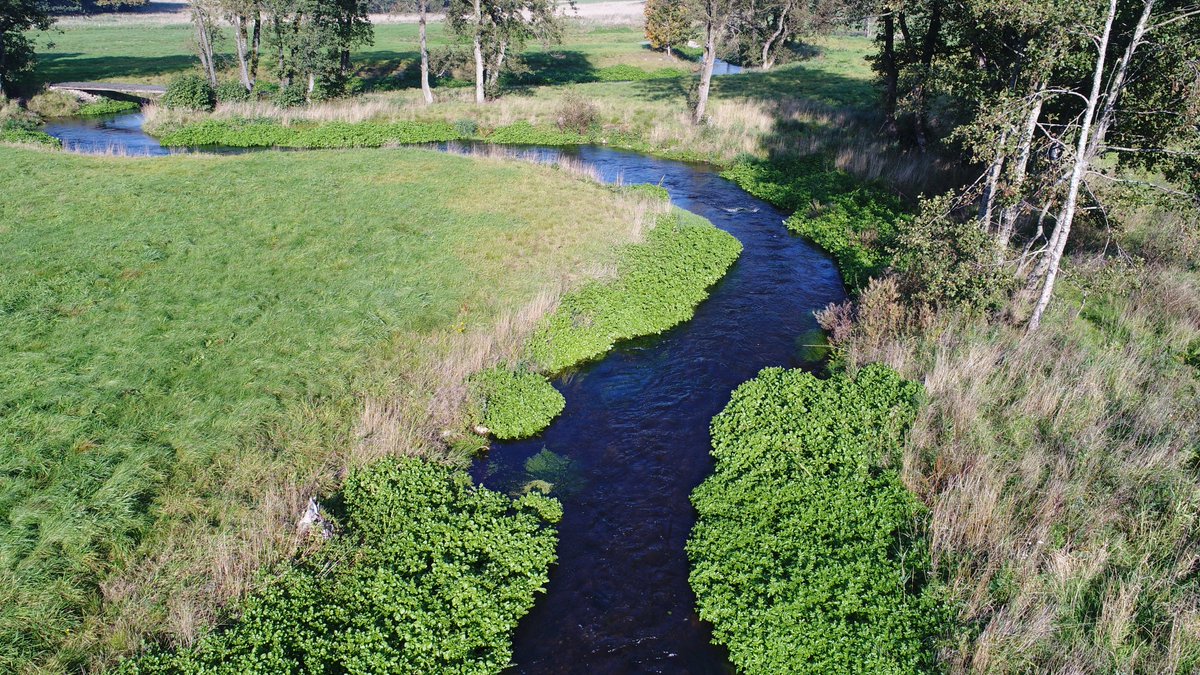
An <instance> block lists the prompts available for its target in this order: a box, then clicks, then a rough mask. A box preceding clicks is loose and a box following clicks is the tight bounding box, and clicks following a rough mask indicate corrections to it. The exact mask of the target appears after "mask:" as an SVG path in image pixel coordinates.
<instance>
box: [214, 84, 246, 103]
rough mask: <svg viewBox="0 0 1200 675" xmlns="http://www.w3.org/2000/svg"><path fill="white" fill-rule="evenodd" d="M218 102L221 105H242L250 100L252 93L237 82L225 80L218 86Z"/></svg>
mask: <svg viewBox="0 0 1200 675" xmlns="http://www.w3.org/2000/svg"><path fill="white" fill-rule="evenodd" d="M217 100H218V101H220V102H221V103H240V102H242V101H249V100H250V92H248V91H246V87H244V86H242V83H241V82H238V81H237V80H225V81H224V82H221V83H219V84H217Z"/></svg>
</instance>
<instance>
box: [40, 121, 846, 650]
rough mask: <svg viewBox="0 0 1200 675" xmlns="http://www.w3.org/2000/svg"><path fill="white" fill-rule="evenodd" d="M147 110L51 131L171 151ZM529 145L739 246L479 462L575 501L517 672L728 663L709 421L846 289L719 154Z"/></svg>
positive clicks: (810, 358)
mask: <svg viewBox="0 0 1200 675" xmlns="http://www.w3.org/2000/svg"><path fill="white" fill-rule="evenodd" d="M140 121H141V120H140V116H138V115H136V114H133V115H119V116H116V117H112V118H106V119H98V120H79V121H70V122H62V123H60V124H51V125H49V126H48V127H47V131H48V133H51V134H53V135H55V136H58V137H60V138H62V139H63V140H64V144H65V145H66V147H67V148H68V149H73V150H81V151H90V152H104V151H108V150H125V151H128V152H129V153H130V154H152V155H153V154H167V152H168V151H167V150H166V149H164V148H162V147H160V146H159V145H158V144H157V143H156V142H155V141H154V139H153V138H151V137H149V136H147V135H146V134H144V133H142V132H141V129H140ZM532 151H533V152H536V153H537V154H538V155H539V156H540V157H541V158H542V159H545V160H547V161H553V160H554V159H555V158H557V157H561V156H570V157H573V158H575V159H577V160H581V161H583V162H585V163H587V164H589V165H591V166H593V167H595V168H596V169H597V170H598V171H599V172H600V174H601V175H602V176H603V177H604V179H605V180H608V181H615V180H618V179H620V180H623V181H624V182H625V183H656V184H661V185H663V186H664V187H665V188H667V190H668V191H670V193H671V198H672V200H673V201H674V203H675V204H676V205H678V206H680V207H682V208H684V209H687V210H689V211H692V212H694V213H697V214H699V215H701V216H704V217H705V218H708V219H709V220H711V221H712V222H713V223H714V224H716V225H717V226H718V227H720V228H721V229H724V230H726V231H727V232H729V233H731V234H733V235H734V236H735V237H737V238H738V239H739V240H740V241H741V242H742V244H743V246H744V247H745V251H744V252H743V254H742V256H741V258H740V259H739V261H738V262H737V263H736V264H735V265H734V266H733V268H732V269H731V270H730V272H729V274H728V275H727V276H726V277H725V278H724V279H723V280H722V281H721V282H720V283H718V284H717V285H716V286H715V287H714V288H713V289H712V294H711V297H710V298H709V299H708V300H707V301H706V302H704V303H703V304H701V305H700V307H698V308H697V310H696V315H695V317H694V318H693V319H692V320H691V321H688V322H686V323H684V324H683V325H681V326H679V327H677V328H675V329H674V330H671V331H669V332H667V333H664V334H662V335H659V336H654V337H650V338H643V339H639V340H633V341H630V342H627V343H624V344H622V345H621V346H619V347H618V348H617V349H615V350H614V351H613V352H611V353H610V354H609V355H608V356H606V357H605V358H604V359H603V360H602V361H599V362H597V363H593V364H590V365H588V366H586V367H583V368H580V369H577V370H575V371H573V372H570V373H568V374H566V375H564V376H563V377H561V378H559V379H558V380H557V381H556V382H555V386H556V387H557V388H558V389H559V390H561V391H562V392H563V394H564V395H565V397H566V400H567V407H566V410H565V411H564V412H563V414H562V416H561V417H559V418H558V419H557V420H556V421H555V422H554V423H553V424H552V425H551V426H550V428H549V429H548V430H547V431H546V432H545V433H544V434H542V435H541V436H539V437H537V438H534V439H530V440H525V441H519V442H508V443H496V444H495V445H493V447H492V449H491V450H490V451H489V452H488V453H487V456H486V457H484V458H483V459H481V460H480V461H478V462H477V463H476V464H475V466H474V467H473V469H472V473H473V474H474V476H475V478H476V480H477V481H479V482H481V483H482V484H484V485H487V486H489V487H492V488H495V489H499V490H504V491H516V490H519V489H521V488H522V486H524V485H526V484H528V483H529V482H530V481H533V480H543V481H545V482H547V483H551V484H552V485H553V486H554V491H553V494H555V496H557V497H558V498H559V499H560V500H561V501H562V502H563V506H564V508H565V512H566V515H565V516H564V518H563V521H562V523H561V526H560V542H559V547H558V556H559V561H558V564H557V566H556V567H555V568H554V569H553V570H552V571H551V578H550V584H549V587H548V588H547V592H546V594H545V595H544V596H542V597H540V598H539V599H538V601H537V605H536V606H535V607H534V609H533V611H532V612H531V613H530V614H529V615H528V616H527V617H525V619H523V620H522V622H521V625H520V627H519V628H518V630H517V634H516V637H515V645H514V647H515V661H516V668H515V669H514V672H520V673H613V674H617V673H619V674H626V673H660V672H661V673H726V672H730V671H731V668H730V666H729V664H728V660H727V658H726V655H725V653H724V651H723V650H722V649H720V648H719V647H716V646H713V645H712V643H711V637H712V635H711V629H710V627H709V626H707V625H706V624H705V623H704V622H702V621H700V620H699V618H698V617H697V616H696V612H695V598H694V596H693V594H692V591H691V588H690V587H689V586H688V581H687V575H688V563H687V556H686V554H685V553H684V544H685V542H686V540H687V537H688V533H689V531H690V529H691V527H692V524H693V523H694V520H695V513H694V511H693V509H692V506H691V504H690V502H689V501H688V496H689V494H690V493H691V491H692V489H693V488H694V487H695V486H696V485H698V484H699V483H700V482H701V481H702V480H704V478H705V477H706V476H707V475H708V474H709V473H710V471H711V470H712V461H711V459H710V457H709V449H710V445H709V435H708V426H709V421H710V420H711V419H712V417H713V415H715V414H716V413H717V412H719V411H720V410H721V408H722V407H724V405H725V404H726V403H727V402H728V400H729V394H730V391H731V390H733V389H734V388H735V387H737V386H738V385H739V384H741V383H742V382H744V381H746V380H748V379H750V378H752V377H754V375H755V374H756V373H757V372H758V371H759V370H761V369H762V368H764V367H766V366H788V367H815V366H816V365H817V363H818V361H817V359H819V355H818V354H814V353H813V351H812V350H811V349H810V348H809V346H808V343H811V342H815V341H817V340H818V339H819V332H817V325H816V321H815V319H814V318H813V311H814V310H817V309H820V308H822V307H824V306H825V305H827V304H828V303H830V302H838V301H841V300H842V299H843V298H844V297H845V290H844V287H843V285H842V281H841V278H840V277H839V275H838V273H837V271H836V269H835V268H834V266H833V263H832V262H831V261H830V260H829V259H828V258H827V257H826V256H825V255H824V254H822V253H821V252H820V251H818V250H816V249H815V248H814V247H812V246H811V245H809V244H808V243H806V242H804V241H803V240H801V239H799V238H796V237H793V236H791V235H789V234H788V232H787V231H786V229H785V228H784V226H783V224H782V221H783V219H784V218H785V215H786V214H784V213H783V212H781V211H779V210H777V209H775V208H773V207H771V206H770V205H768V204H766V203H765V202H762V201H760V200H758V199H755V198H753V197H751V196H750V195H749V194H747V193H746V192H744V191H743V190H741V189H740V188H738V187H737V186H736V185H734V184H733V183H731V182H729V181H727V180H725V179H723V178H721V177H720V176H719V175H717V173H715V172H714V171H713V170H712V168H711V167H705V166H701V165H691V164H684V163H680V162H673V161H668V160H662V159H656V158H653V157H648V156H644V155H639V154H636V153H630V152H622V151H616V150H611V149H608V148H603V147H580V148H572V149H550V148H537V149H533V150H532ZM548 207H549V208H570V206H569V205H566V204H559V205H548Z"/></svg>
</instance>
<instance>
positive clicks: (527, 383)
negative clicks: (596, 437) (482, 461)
mask: <svg viewBox="0 0 1200 675" xmlns="http://www.w3.org/2000/svg"><path fill="white" fill-rule="evenodd" d="M471 384H472V387H473V389H474V391H475V395H476V397H477V398H478V399H479V402H480V407H481V409H482V411H483V420H482V421H483V425H484V426H486V427H487V428H488V429H489V430H490V431H491V432H492V435H494V436H495V437H496V438H525V437H528V436H533V435H534V434H536V433H538V432H539V431H541V430H542V429H545V428H546V427H548V426H550V422H551V421H552V420H553V419H554V418H555V417H558V414H559V413H561V412H562V411H563V408H564V407H566V401H565V400H564V399H563V396H562V394H560V393H559V392H558V390H557V389H555V388H554V387H553V386H551V384H550V381H549V380H547V379H546V378H545V377H544V376H542V375H539V374H537V373H530V372H517V371H512V370H508V369H507V368H501V367H497V368H491V369H488V370H485V371H483V372H481V373H478V374H476V375H475V376H474V377H472V378H471Z"/></svg>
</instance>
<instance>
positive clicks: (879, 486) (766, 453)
mask: <svg viewBox="0 0 1200 675" xmlns="http://www.w3.org/2000/svg"><path fill="white" fill-rule="evenodd" d="M920 392H921V388H920V386H919V385H917V384H915V383H912V382H907V381H905V380H903V379H901V378H900V377H899V376H898V375H897V374H896V373H895V372H894V371H892V370H890V369H888V368H886V367H882V366H868V367H866V368H863V369H862V370H860V371H859V372H858V373H857V375H856V376H855V377H853V378H851V377H847V376H844V375H836V376H834V377H832V378H830V379H828V380H820V379H817V378H816V377H813V376H812V375H811V374H809V373H806V372H804V371H800V370H784V369H782V368H768V369H766V370H763V371H762V372H761V373H760V374H759V375H758V377H756V378H755V379H753V380H751V381H749V382H747V383H745V384H743V385H742V386H740V387H738V389H737V390H736V391H734V393H733V397H732V400H731V401H730V403H729V405H728V406H727V407H726V408H725V410H724V411H722V412H721V413H720V414H719V415H717V417H716V418H714V419H713V423H712V438H713V457H714V459H715V460H716V469H715V472H714V473H713V475H712V476H711V477H709V478H708V479H707V480H706V481H705V482H704V483H702V484H701V485H700V486H699V487H698V488H696V490H695V492H693V493H692V502H693V504H695V506H696V510H697V512H698V514H699V518H698V521H697V523H696V526H695V528H694V529H693V531H692V535H691V538H690V539H689V541H688V544H687V551H688V556H689V558H690V559H691V561H692V570H691V574H690V577H689V579H690V582H691V585H692V588H693V589H694V590H695V591H696V597H697V603H698V605H699V611H700V616H701V618H703V619H705V620H707V621H710V622H712V624H713V635H714V639H715V640H716V641H717V642H719V643H721V644H724V645H726V646H727V647H729V652H730V658H731V659H732V660H733V662H734V663H735V664H736V665H737V666H738V668H739V670H740V671H741V672H743V673H747V674H749V675H755V674H763V675H778V674H781V673H812V674H814V675H816V674H818V673H819V674H821V675H828V674H838V673H917V672H923V671H924V670H926V669H927V668H928V667H929V666H931V665H932V664H933V661H934V652H935V650H934V641H935V639H936V638H937V637H938V635H939V633H940V632H941V631H942V629H943V626H944V625H945V624H944V621H945V617H946V616H947V612H946V610H945V608H944V607H943V605H942V603H941V602H940V600H939V594H938V590H937V587H936V586H934V585H932V584H928V583H926V579H925V576H926V574H927V572H928V570H929V565H930V561H929V553H928V544H927V543H926V540H925V538H924V536H923V534H922V527H921V526H922V523H923V522H924V520H925V518H926V513H925V508H924V506H923V505H922V504H921V503H920V502H919V501H918V500H917V499H916V498H915V497H914V496H913V495H912V494H911V493H909V492H908V490H907V489H905V487H904V485H903V484H902V483H901V482H900V478H899V476H898V475H897V472H896V470H895V468H893V467H894V462H896V460H897V459H898V454H899V453H898V451H899V448H900V444H901V440H902V438H903V434H904V432H905V431H906V430H907V428H908V427H909V425H910V424H911V423H912V420H913V418H914V416H915V415H916V411H917V399H918V396H919V395H920Z"/></svg>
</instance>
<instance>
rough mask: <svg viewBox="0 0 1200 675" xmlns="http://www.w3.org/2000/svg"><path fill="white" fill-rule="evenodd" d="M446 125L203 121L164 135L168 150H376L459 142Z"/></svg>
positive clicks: (421, 123)
mask: <svg viewBox="0 0 1200 675" xmlns="http://www.w3.org/2000/svg"><path fill="white" fill-rule="evenodd" d="M459 139H460V135H459V133H458V132H457V131H455V130H454V127H453V126H451V125H450V124H448V123H446V122H388V123H383V122H330V123H328V124H320V125H314V126H300V125H297V126H285V125H283V124H279V123H278V122H272V121H267V120H213V119H209V120H204V121H202V122H197V123H195V124H189V125H185V126H183V127H181V128H179V129H176V130H174V131H171V132H168V133H166V134H164V135H163V136H162V137H161V138H160V139H159V142H160V143H162V144H163V145H164V146H169V147H191V146H206V145H227V146H231V147H237V148H254V147H262V148H266V147H279V148H310V149H315V148H378V147H383V146H385V145H411V144H418V143H439V142H444V141H453V140H459Z"/></svg>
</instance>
